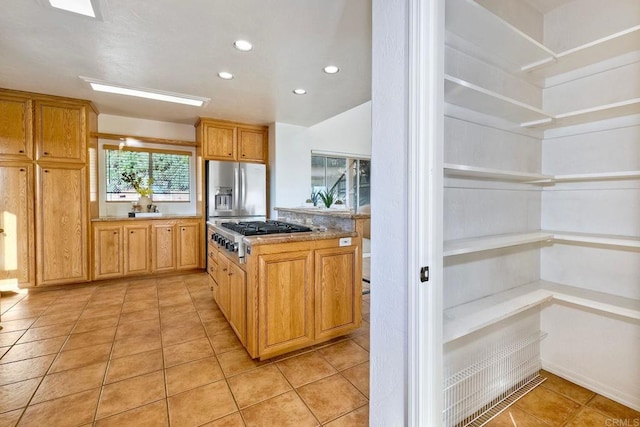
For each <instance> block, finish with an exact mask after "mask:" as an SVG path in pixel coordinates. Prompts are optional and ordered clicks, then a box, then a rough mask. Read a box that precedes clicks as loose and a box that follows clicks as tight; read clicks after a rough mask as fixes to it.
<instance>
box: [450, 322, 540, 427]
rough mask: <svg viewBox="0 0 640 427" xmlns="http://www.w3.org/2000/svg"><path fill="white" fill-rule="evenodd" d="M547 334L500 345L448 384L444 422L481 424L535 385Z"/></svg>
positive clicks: (453, 424) (467, 424)
mask: <svg viewBox="0 0 640 427" xmlns="http://www.w3.org/2000/svg"><path fill="white" fill-rule="evenodd" d="M545 336H546V333H542V332H538V333H536V334H533V335H530V336H528V337H526V338H523V339H520V340H517V341H515V342H514V341H511V342H509V343H507V344H499V345H496V346H494V347H493V348H491V349H489V350H488V351H486V352H485V353H484V354H483V355H482V357H479V358H478V359H479V360H478V361H477V362H475V363H473V364H472V365H470V366H468V367H467V368H465V369H463V370H461V371H458V372H456V373H454V374H453V375H450V376H449V377H448V378H447V379H446V380H445V383H444V407H445V409H444V411H443V416H444V425H445V426H448V427H453V426H461V427H462V426H481V425H484V424H485V423H487V422H488V421H489V420H491V419H492V418H493V417H495V416H496V415H498V414H499V413H500V412H501V411H503V410H504V409H506V408H507V407H509V405H511V404H512V403H513V402H515V401H516V400H518V399H519V398H520V397H522V396H524V395H525V394H526V393H528V392H529V391H530V390H532V389H533V388H535V387H536V386H537V385H538V384H540V383H541V382H542V381H544V379H542V378H541V377H540V376H539V374H538V373H539V371H540V369H541V366H540V341H542V339H544V337H545Z"/></svg>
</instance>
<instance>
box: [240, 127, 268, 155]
mask: <svg viewBox="0 0 640 427" xmlns="http://www.w3.org/2000/svg"><path fill="white" fill-rule="evenodd" d="M265 136H266V135H265V132H264V131H263V130H253V129H243V128H238V141H239V142H238V146H239V154H238V160H240V161H242V162H261V163H266V161H267V150H266V144H265V140H266V137H265Z"/></svg>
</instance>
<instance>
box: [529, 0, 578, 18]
mask: <svg viewBox="0 0 640 427" xmlns="http://www.w3.org/2000/svg"><path fill="white" fill-rule="evenodd" d="M573 1H575V0H527V2H528V3H529V4H530V5H531V6H533V7H534V8H535V9H536V10H537V11H538V12H540V13H542V14H543V15H544V14H545V13H548V12H551V11H552V10H553V9H557V8H559V7H560V6H564V5H565V4H567V3H571V2H573Z"/></svg>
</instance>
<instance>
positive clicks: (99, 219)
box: [91, 215, 202, 222]
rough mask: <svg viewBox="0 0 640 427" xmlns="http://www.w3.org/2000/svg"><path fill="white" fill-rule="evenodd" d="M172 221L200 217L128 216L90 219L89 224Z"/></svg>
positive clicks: (200, 216)
mask: <svg viewBox="0 0 640 427" xmlns="http://www.w3.org/2000/svg"><path fill="white" fill-rule="evenodd" d="M172 219H202V215H162V216H151V217H128V216H101V217H98V218H91V222H109V221H163V220H164V221H166V220H172Z"/></svg>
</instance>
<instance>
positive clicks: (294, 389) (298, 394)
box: [274, 352, 326, 426]
mask: <svg viewBox="0 0 640 427" xmlns="http://www.w3.org/2000/svg"><path fill="white" fill-rule="evenodd" d="M309 353H311V352H309ZM309 353H302V354H309ZM302 354H300V355H297V356H301V355H302ZM293 357H295V356H293ZM283 360H287V359H283ZM274 365H276V369H277V370H278V372H280V375H282V377H283V378H284V380H285V381H286V382H287V383H288V384H289V387H291V390H292V391H293V392H294V393H295V394H296V396H298V399H300V401H301V402H302V404H303V405H304V406H305V407H306V408H307V410H308V411H309V413H310V414H311V416H312V417H313V418H314V419H315V420H316V421H317V423H318V424H317V425H318V426H321V425H322V423H321V422H320V420H319V419H318V417H317V416H316V414H315V413H314V412H313V411H312V410H311V408H310V407H309V405H308V404H307V402H306V401H305V400H304V399H303V398H302V396H300V393H298V390H297V389H296V388H295V387H294V386H293V384H291V381H289V378H287V376H286V375H285V374H284V372H282V369H280V366H278V363H277V362H274ZM325 378H326V377H325ZM309 384H311V383H309ZM305 385H306V384H305ZM301 387H302V386H301ZM287 393H288V392H287ZM283 394H284V393H283Z"/></svg>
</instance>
